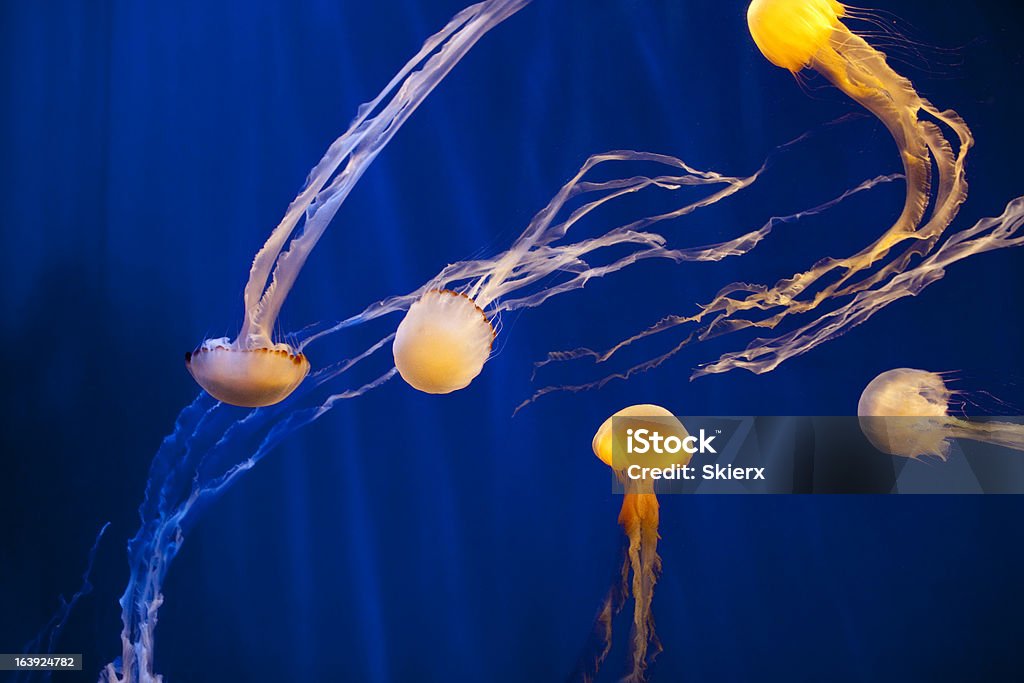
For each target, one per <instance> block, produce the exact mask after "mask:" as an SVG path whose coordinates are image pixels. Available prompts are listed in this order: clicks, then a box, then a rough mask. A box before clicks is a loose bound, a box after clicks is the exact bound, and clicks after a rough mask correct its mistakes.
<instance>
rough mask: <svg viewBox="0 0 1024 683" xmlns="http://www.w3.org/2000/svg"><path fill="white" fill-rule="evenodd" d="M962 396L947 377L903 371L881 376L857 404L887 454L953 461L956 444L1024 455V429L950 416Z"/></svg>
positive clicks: (869, 436) (863, 427) (864, 425)
mask: <svg viewBox="0 0 1024 683" xmlns="http://www.w3.org/2000/svg"><path fill="white" fill-rule="evenodd" d="M957 394H958V392H956V391H953V390H951V389H950V388H949V387H948V386H947V384H946V381H945V379H944V378H943V374H942V373H937V372H928V371H927V370H915V369H912V368H897V369H895V370H888V371H886V372H883V373H882V374H880V375H878V377H875V378H874V379H873V380H871V382H870V383H869V384H868V385H867V387H865V389H864V392H863V393H862V394H861V396H860V401H859V402H858V403H857V416H858V418H859V420H860V426H861V431H863V432H864V436H866V437H867V439H868V441H870V442H871V444H872V445H873V446H874V447H875V448H877V449H878V450H880V451H882V452H883V453H888V454H889V455H896V456H900V457H904V458H911V459H917V458H921V457H925V456H932V457H936V458H939V459H940V460H946V459H947V458H948V457H949V448H950V439H972V440H974V441H982V442H985V443H991V444H996V445H999V446H1003V447H1006V448H1012V449H1015V450H1019V451H1020V450H1024V425H1019V424H1013V423H1011V422H971V421H969V420H967V419H964V418H960V417H956V416H954V415H951V414H950V411H951V407H952V406H953V405H954V404H955V402H956V400H957V398H958V397H957Z"/></svg>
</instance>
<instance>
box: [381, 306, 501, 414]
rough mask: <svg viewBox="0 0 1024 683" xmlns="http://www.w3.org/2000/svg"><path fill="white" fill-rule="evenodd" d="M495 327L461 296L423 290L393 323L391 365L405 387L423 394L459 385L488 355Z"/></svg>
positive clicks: (468, 379)
mask: <svg viewBox="0 0 1024 683" xmlns="http://www.w3.org/2000/svg"><path fill="white" fill-rule="evenodd" d="M494 337H495V331H494V327H493V326H492V325H491V321H490V320H488V318H487V314H485V313H484V312H483V310H482V309H481V308H480V307H479V306H478V305H477V304H476V303H475V302H474V301H473V299H471V298H469V297H468V296H466V295H465V294H460V293H459V292H453V291H451V290H448V289H435V290H431V291H428V292H426V293H425V294H424V295H423V296H422V297H420V299H419V300H418V301H416V302H414V303H413V304H412V305H411V306H410V307H409V310H408V312H407V313H406V314H405V318H403V319H402V322H401V323H400V324H399V325H398V330H397V331H396V332H395V341H394V343H393V345H392V351H393V353H394V357H395V367H396V368H398V373H399V374H400V375H401V376H402V379H404V380H405V381H406V382H407V383H408V384H409V385H410V386H412V387H413V388H414V389H419V390H420V391H422V392H425V393H428V394H450V393H451V392H453V391H458V390H459V389H464V388H465V387H467V386H469V384H470V382H472V381H473V379H474V378H476V376H477V375H479V374H480V371H481V370H483V367H484V363H486V362H487V359H488V358H490V355H491V348H492V346H493V344H494Z"/></svg>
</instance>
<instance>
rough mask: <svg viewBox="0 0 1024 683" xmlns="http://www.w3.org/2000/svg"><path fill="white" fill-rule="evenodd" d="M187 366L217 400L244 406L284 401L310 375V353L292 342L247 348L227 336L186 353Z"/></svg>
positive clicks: (200, 384)
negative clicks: (295, 346)
mask: <svg viewBox="0 0 1024 683" xmlns="http://www.w3.org/2000/svg"><path fill="white" fill-rule="evenodd" d="M185 366H186V367H187V368H188V371H189V372H190V373H191V374H192V377H193V378H195V380H196V382H198V383H199V386H201V387H202V388H203V389H205V390H206V392H207V393H209V394H210V395H211V396H213V397H214V398H215V399H217V400H218V401H223V402H224V403H230V404H231V405H236V406H241V407H244V408H261V407H264V406H269V405H273V404H275V403H280V402H281V401H283V400H284V399H285V398H287V397H288V396H289V395H290V394H291V393H292V392H293V391H295V389H296V388H297V387H298V386H299V385H300V384H302V380H304V379H305V378H306V375H307V374H309V361H308V360H307V359H306V356H305V355H304V354H302V353H299V352H296V351H295V350H294V349H293V348H292V347H291V346H289V345H288V344H273V345H263V346H258V347H254V348H245V347H243V346H241V345H239V344H238V343H237V342H231V341H229V340H228V339H227V338H222V339H208V340H206V341H205V342H203V343H202V344H201V345H200V346H199V347H198V348H196V350H195V351H190V352H188V353H186V354H185Z"/></svg>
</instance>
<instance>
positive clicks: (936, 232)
mask: <svg viewBox="0 0 1024 683" xmlns="http://www.w3.org/2000/svg"><path fill="white" fill-rule="evenodd" d="M858 17H859V15H858V13H857V11H855V10H853V9H851V8H848V7H845V6H844V5H842V4H840V3H838V2H835V1H834V0H754V1H753V2H752V3H751V4H750V6H749V8H748V11H747V22H748V26H749V29H750V34H751V36H752V37H753V39H754V42H755V44H756V45H757V47H758V48H759V49H760V51H761V52H762V53H763V54H764V56H765V57H766V58H767V59H768V60H769V61H770V62H771V63H773V64H775V65H777V66H780V67H782V68H784V69H787V70H789V71H790V72H793V73H794V74H797V73H799V72H801V71H803V70H805V69H810V70H813V71H815V72H817V73H819V74H821V75H822V76H824V77H825V78H826V79H828V80H829V81H830V82H831V83H832V84H834V85H835V86H836V87H837V88H839V89H840V90H841V91H842V92H844V93H845V94H846V95H848V96H849V97H851V98H852V99H853V100H854V101H856V102H857V103H858V104H860V105H861V106H863V107H864V108H866V109H867V110H868V111H870V112H871V113H872V114H874V115H875V116H876V117H877V118H878V119H879V120H880V121H881V122H882V123H884V124H885V126H886V128H887V129H888V131H889V132H890V134H891V135H892V138H893V140H894V141H895V143H896V147H897V151H898V152H899V156H900V159H901V162H902V165H903V176H904V179H905V181H906V198H905V202H904V205H903V209H902V211H901V213H900V215H899V216H898V218H896V220H895V222H893V223H892V224H891V226H890V227H889V228H887V229H886V230H885V231H884V232H883V233H882V234H881V235H880V236H879V237H878V238H877V239H875V240H874V241H873V242H872V243H870V244H869V245H867V246H866V247H864V248H862V249H861V250H860V251H857V252H856V253H854V254H852V255H850V256H847V257H842V258H839V257H828V258H823V259H820V260H819V261H817V262H816V263H815V264H813V265H812V266H811V267H810V268H808V269H806V270H803V271H802V272H797V273H795V274H793V275H791V276H788V277H785V278H783V279H780V280H777V281H776V282H775V283H774V284H770V285H767V284H766V285H758V284H748V283H744V282H735V283H732V284H729V285H726V286H725V287H724V288H722V289H721V290H720V291H719V292H718V294H717V295H716V296H715V297H714V298H713V299H712V300H710V301H708V302H706V303H704V304H702V305H700V306H699V307H698V310H697V311H696V312H695V313H693V314H690V315H672V316H668V317H666V318H664V319H663V320H661V321H659V322H658V323H656V324H654V325H652V326H650V327H649V328H647V329H646V330H643V331H641V332H639V333H637V334H635V335H633V336H630V337H628V338H626V339H624V340H623V341H621V342H619V343H618V344H616V345H615V346H613V347H611V348H610V349H607V350H605V351H600V350H592V349H589V348H578V349H574V350H569V351H558V352H552V353H550V354H548V357H547V359H546V360H544V361H542V362H540V363H538V366H539V365H545V364H547V363H551V362H559V361H570V360H575V359H581V358H590V359H593V360H595V361H596V362H598V363H603V362H605V361H607V360H609V359H610V358H611V357H612V356H613V355H615V354H616V353H617V352H618V351H619V350H621V349H623V348H624V347H626V346H629V345H631V344H633V343H635V342H637V341H639V340H641V339H644V338H646V337H649V336H651V335H654V334H657V333H660V332H664V331H666V330H669V329H673V328H676V327H680V326H684V327H686V328H689V333H688V334H686V336H685V338H684V339H683V340H682V341H681V342H679V343H678V344H677V345H676V346H675V347H674V348H672V349H671V350H669V351H668V352H667V353H664V354H662V355H660V356H658V357H655V358H653V359H651V360H648V361H645V362H642V363H639V364H637V365H634V366H632V367H630V368H628V369H627V370H625V371H622V372H617V373H614V374H611V375H608V376H606V377H605V378H603V379H601V380H598V381H594V382H590V383H587V384H581V385H576V386H550V387H546V388H543V389H541V390H539V391H538V392H536V393H535V394H534V397H533V399H536V398H538V397H539V396H542V395H544V394H546V393H550V392H552V391H559V390H571V391H579V390H584V389H593V388H599V387H601V386H603V385H604V384H605V383H606V382H608V381H610V380H611V379H615V378H619V379H625V378H628V377H630V376H631V375H633V374H635V373H637V372H643V371H646V370H649V369H651V368H654V367H657V366H658V365H660V364H662V363H663V362H665V361H666V360H668V359H669V358H671V357H672V356H674V355H675V354H677V353H678V352H679V351H681V350H682V349H683V348H685V347H687V346H688V345H690V344H692V343H694V342H698V341H703V340H706V339H709V338H711V337H716V336H719V335H723V334H727V333H732V332H737V331H741V330H750V329H756V330H759V331H764V330H775V329H776V328H777V327H778V326H779V325H780V324H781V323H783V322H784V321H786V320H788V319H791V318H795V317H796V316H798V315H801V314H804V315H807V316H809V317H808V318H806V319H805V321H804V322H802V323H798V324H797V326H796V327H795V329H791V330H790V331H787V332H784V333H781V334H779V335H776V336H774V337H765V338H757V339H754V340H753V341H751V342H750V343H749V344H748V345H747V346H746V348H745V349H743V350H740V351H734V352H727V353H725V354H723V355H721V356H720V357H719V358H718V360H717V361H714V362H711V363H708V364H705V365H703V366H701V367H698V368H697V369H696V370H695V371H694V372H693V375H692V377H693V378H696V377H699V376H702V375H707V374H712V373H721V372H727V371H730V370H734V369H740V368H742V369H745V370H748V371H750V372H754V373H757V374H761V373H766V372H770V371H772V370H774V369H775V368H776V367H778V366H779V365H780V364H781V363H783V362H785V361H786V360H787V359H790V358H792V357H795V356H798V355H801V354H803V353H806V352H808V351H810V350H811V349H813V348H815V347H817V346H818V345H820V344H823V343H825V342H827V341H829V340H831V339H834V338H836V337H838V336H841V335H842V334H844V333H846V332H848V331H849V330H850V329H852V328H853V327H855V326H857V325H860V324H861V323H863V322H865V321H866V320H867V319H869V318H870V317H871V316H873V315H874V314H875V313H877V312H878V311H879V310H881V309H882V308H884V307H885V306H887V305H889V304H890V303H892V302H893V301H895V300H897V299H900V298H903V297H907V296H915V295H917V294H918V293H919V292H920V291H921V290H922V289H924V287H926V286H928V285H929V284H931V283H933V282H935V281H936V280H938V279H940V278H941V277H943V275H944V274H945V270H944V269H945V267H946V266H948V265H949V264H951V263H952V262H955V261H957V260H960V259H962V258H965V257H967V256H970V255H972V254H975V253H980V252H982V251H988V250H991V249H996V248H1002V247H1006V246H1016V245H1017V244H1019V243H1020V240H1019V235H1018V234H1015V231H1018V230H1019V228H1020V217H1021V202H1020V201H1019V200H1014V201H1012V202H1011V203H1010V204H1008V205H1007V207H1006V210H1005V211H1004V213H1003V215H1001V216H999V217H998V218H992V219H983V220H982V221H979V222H978V223H977V224H976V225H975V226H974V227H973V228H970V229H968V230H964V231H961V232H960V233H955V234H954V235H952V236H950V237H949V239H947V240H946V242H944V243H943V242H941V239H942V237H943V235H944V233H945V232H946V229H947V228H948V227H949V226H950V224H951V223H952V222H953V220H954V218H955V217H956V215H957V213H958V212H959V209H960V206H961V205H962V204H963V202H964V200H965V199H966V197H967V181H966V177H965V171H964V164H965V160H966V157H967V154H968V151H969V150H970V148H971V147H972V145H973V144H974V139H973V136H972V134H971V131H970V129H969V128H968V126H967V125H966V123H964V121H963V120H962V119H961V118H960V116H959V115H958V114H957V113H956V112H954V111H952V110H940V109H939V108H937V107H935V106H934V105H932V104H931V103H930V102H929V101H928V100H926V99H925V98H923V97H921V96H920V95H919V94H918V93H917V92H916V91H915V89H914V87H913V85H912V84H911V83H910V81H909V80H907V79H906V78H904V77H902V76H901V75H899V74H898V73H896V72H895V71H894V70H893V69H892V68H891V67H890V66H889V64H888V62H887V60H886V57H885V55H884V54H883V53H882V52H880V51H879V50H877V49H876V48H874V47H872V46H871V45H870V44H869V43H868V42H867V41H866V40H864V38H862V37H861V36H859V35H858V34H856V33H854V32H853V31H851V30H850V29H849V28H848V27H847V26H846V25H845V24H844V19H847V18H854V19H856V18H858ZM947 130H948V131H952V133H953V137H950V138H947V136H946V135H945V134H944V131H947ZM533 399H531V400H533Z"/></svg>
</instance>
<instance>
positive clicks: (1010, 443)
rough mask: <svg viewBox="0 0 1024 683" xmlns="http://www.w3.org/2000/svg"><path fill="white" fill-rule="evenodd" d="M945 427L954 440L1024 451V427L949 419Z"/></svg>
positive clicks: (1003, 423)
mask: <svg viewBox="0 0 1024 683" xmlns="http://www.w3.org/2000/svg"><path fill="white" fill-rule="evenodd" d="M946 427H947V429H948V430H949V433H950V436H951V437H952V438H955V439H971V440H972V441H982V442H984V443H991V444H995V445H997V446H1003V447H1004V448H1012V449H1013V450H1017V451H1024V425H1020V424H1014V423H1012V422H971V421H968V420H963V419H961V418H956V417H951V418H949V422H948V424H947V425H946Z"/></svg>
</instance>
